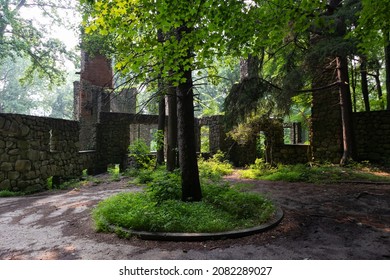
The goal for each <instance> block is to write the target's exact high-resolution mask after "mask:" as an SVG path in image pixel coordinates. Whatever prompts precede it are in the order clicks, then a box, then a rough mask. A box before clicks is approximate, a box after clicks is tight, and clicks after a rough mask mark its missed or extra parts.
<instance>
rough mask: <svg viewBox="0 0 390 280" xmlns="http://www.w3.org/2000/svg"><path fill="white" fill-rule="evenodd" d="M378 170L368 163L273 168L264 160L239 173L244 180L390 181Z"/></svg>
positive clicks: (315, 181)
mask: <svg viewBox="0 0 390 280" xmlns="http://www.w3.org/2000/svg"><path fill="white" fill-rule="evenodd" d="M378 171H379V170H378V168H376V167H375V166H373V165H371V164H369V163H368V162H362V163H356V162H354V163H351V164H349V165H347V166H343V167H341V166H340V165H336V164H330V163H327V164H316V163H310V164H295V165H283V164H279V165H277V166H271V165H270V164H268V163H265V162H264V161H263V160H262V159H257V160H256V162H255V164H252V165H250V166H249V167H248V168H247V169H245V170H241V171H240V172H239V174H240V176H241V177H243V178H250V179H260V180H271V181H287V182H308V183H338V182H345V181H351V182H356V181H390V177H389V175H388V173H382V174H381V173H380V172H378Z"/></svg>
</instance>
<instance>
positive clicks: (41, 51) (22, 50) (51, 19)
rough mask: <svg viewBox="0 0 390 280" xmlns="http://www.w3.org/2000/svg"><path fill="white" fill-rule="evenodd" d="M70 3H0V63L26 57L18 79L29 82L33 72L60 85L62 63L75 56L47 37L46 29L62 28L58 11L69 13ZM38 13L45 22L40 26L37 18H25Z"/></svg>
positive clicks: (6, 0) (34, 0)
mask: <svg viewBox="0 0 390 280" xmlns="http://www.w3.org/2000/svg"><path fill="white" fill-rule="evenodd" d="M72 7H73V8H74V1H70V0H60V1H51V0H45V1H41V0H39V1H38V0H31V1H14V0H1V1H0V64H1V63H2V62H3V60H4V59H6V58H12V59H15V58H17V57H27V58H29V59H30V65H29V67H28V68H26V69H25V72H24V76H23V77H22V80H23V81H24V82H26V83H29V82H31V78H32V77H34V75H33V74H34V73H37V74H38V76H39V77H40V78H43V77H46V78H48V79H49V80H50V82H51V83H52V84H55V83H59V82H62V81H63V79H64V77H63V73H64V72H65V69H64V68H63V65H65V63H64V62H65V60H67V59H68V60H69V59H70V60H73V59H74V58H75V56H74V55H73V53H72V52H71V51H69V50H67V49H66V47H65V45H64V44H63V43H62V42H61V41H60V40H58V39H55V38H48V37H47V35H48V34H49V33H50V32H49V30H48V29H47V26H50V27H51V28H53V27H54V26H58V25H64V21H63V20H62V17H61V16H60V15H59V10H62V11H71V8H72ZM28 10H30V15H31V14H35V15H37V14H39V15H40V16H41V17H42V18H45V19H46V20H47V22H46V24H42V23H40V22H39V21H38V20H37V18H39V17H36V18H31V17H30V18H29V17H27V16H26V13H27V11H28Z"/></svg>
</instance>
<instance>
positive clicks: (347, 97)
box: [336, 56, 354, 165]
mask: <svg viewBox="0 0 390 280" xmlns="http://www.w3.org/2000/svg"><path fill="white" fill-rule="evenodd" d="M336 62H337V78H338V81H339V84H340V85H339V94H340V107H341V122H342V130H343V150H344V151H343V156H342V157H341V160H340V165H345V164H346V163H348V162H349V161H351V160H352V159H353V152H354V149H353V143H354V141H353V131H352V102H351V91H350V88H349V82H348V60H347V58H346V57H342V56H338V57H337V58H336Z"/></svg>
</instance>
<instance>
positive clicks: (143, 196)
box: [92, 156, 275, 233]
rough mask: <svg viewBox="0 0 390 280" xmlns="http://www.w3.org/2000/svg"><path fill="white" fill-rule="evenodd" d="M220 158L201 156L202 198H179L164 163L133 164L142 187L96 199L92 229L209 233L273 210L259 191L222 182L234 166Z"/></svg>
mask: <svg viewBox="0 0 390 280" xmlns="http://www.w3.org/2000/svg"><path fill="white" fill-rule="evenodd" d="M220 159H221V158H220V157H218V156H216V157H214V158H212V159H209V160H208V161H206V160H200V163H199V169H200V170H201V174H202V173H203V175H204V176H202V191H203V200H202V201H201V202H192V203H188V202H183V201H181V200H180V199H181V182H180V174H179V171H175V172H167V171H165V169H164V167H163V166H162V167H159V168H157V169H155V170H151V169H142V170H138V172H137V177H136V179H135V180H134V181H133V182H136V183H138V184H143V185H146V187H145V189H144V191H142V192H136V193H133V192H128V193H121V194H118V195H115V196H112V197H110V198H108V199H106V200H104V201H102V202H100V203H99V204H98V205H97V207H96V208H95V209H94V210H93V214H92V216H93V219H94V221H95V226H96V229H97V230H98V231H110V226H114V227H119V228H126V229H129V230H142V231H151V232H194V233H195V232H208V233H210V232H223V231H228V230H234V229H243V228H249V227H254V226H258V225H260V224H262V223H264V222H266V221H268V220H269V219H270V218H271V217H272V215H273V214H274V212H275V206H274V204H273V203H272V202H271V201H269V200H268V199H266V198H265V197H263V196H261V195H260V194H254V193H248V192H242V191H240V190H239V187H237V188H236V187H235V186H231V185H229V184H228V183H226V182H223V181H222V180H221V179H220V178H221V177H222V176H223V175H226V174H229V173H231V172H232V171H233V169H232V167H231V165H230V164H229V163H227V162H224V161H221V160H220ZM132 174H135V173H132ZM218 178H219V179H218ZM119 232H120V231H119ZM119 232H118V233H119Z"/></svg>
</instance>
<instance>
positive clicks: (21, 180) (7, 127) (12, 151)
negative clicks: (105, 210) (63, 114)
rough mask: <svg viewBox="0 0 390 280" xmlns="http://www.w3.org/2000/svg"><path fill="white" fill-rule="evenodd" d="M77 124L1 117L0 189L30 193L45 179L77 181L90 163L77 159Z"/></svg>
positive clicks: (89, 157) (88, 158) (87, 158)
mask: <svg viewBox="0 0 390 280" xmlns="http://www.w3.org/2000/svg"><path fill="white" fill-rule="evenodd" d="M78 139H79V123H78V122H75V121H68V120H60V119H53V118H43V117H33V116H25V115H16V114H0V190H11V191H25V192H33V191H38V190H43V189H45V188H47V179H48V178H49V177H51V176H53V177H55V178H67V179H68V178H76V177H79V176H80V175H81V173H82V170H83V169H84V168H85V167H86V166H87V165H88V161H90V162H92V161H93V159H92V158H93V155H92V154H88V155H84V157H80V156H79V146H78Z"/></svg>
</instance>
